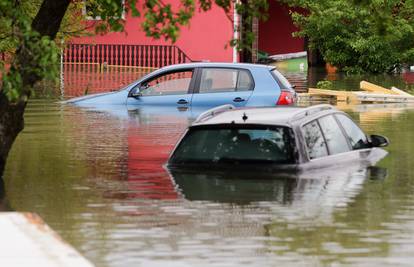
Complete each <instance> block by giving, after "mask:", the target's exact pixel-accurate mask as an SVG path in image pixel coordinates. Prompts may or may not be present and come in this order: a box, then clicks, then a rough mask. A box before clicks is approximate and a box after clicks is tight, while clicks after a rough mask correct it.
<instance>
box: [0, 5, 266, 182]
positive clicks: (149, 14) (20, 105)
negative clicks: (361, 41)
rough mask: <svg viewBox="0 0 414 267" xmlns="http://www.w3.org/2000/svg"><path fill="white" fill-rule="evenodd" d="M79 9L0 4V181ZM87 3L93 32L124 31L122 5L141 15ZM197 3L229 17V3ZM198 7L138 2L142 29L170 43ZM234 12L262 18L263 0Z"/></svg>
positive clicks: (243, 44)
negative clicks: (7, 59) (61, 36)
mask: <svg viewBox="0 0 414 267" xmlns="http://www.w3.org/2000/svg"><path fill="white" fill-rule="evenodd" d="M83 4H84V1H81V0H76V1H73V0H0V28H1V29H2V30H0V36H1V35H2V36H3V37H4V38H0V39H2V40H3V42H2V41H0V52H4V51H5V50H8V51H13V53H14V56H13V58H12V60H11V63H10V67H9V69H7V68H6V67H5V65H4V64H2V65H0V67H1V74H2V83H1V89H0V177H1V175H2V174H3V171H4V167H5V164H6V159H7V155H8V153H9V151H10V149H11V146H12V144H13V142H14V140H15V139H16V137H17V135H18V134H19V132H20V131H21V130H22V129H23V127H24V121H23V114H24V111H25V107H26V104H27V101H28V100H29V98H30V96H31V95H32V93H33V87H34V86H35V84H36V83H37V82H39V81H40V80H42V79H45V78H52V79H53V78H55V77H56V75H57V71H58V70H57V66H58V64H57V60H58V53H57V49H56V44H55V42H54V40H55V38H56V36H57V34H58V32H59V29H60V28H61V25H62V22H63V21H64V18H65V14H66V16H67V13H68V10H69V9H70V8H72V9H73V8H74V9H75V11H72V14H81V10H80V7H82V5H83ZM87 4H88V5H92V6H93V7H94V8H93V12H98V13H99V16H100V17H101V19H102V22H101V23H99V24H98V25H97V28H96V29H97V31H106V30H109V29H110V30H115V31H122V30H123V20H122V19H121V17H122V12H124V7H123V4H125V7H126V12H131V14H132V15H133V16H140V15H141V13H140V10H138V8H137V0H126V1H122V0H89V1H87ZM197 4H198V7H199V8H200V9H201V10H203V11H207V10H209V9H211V7H212V5H218V6H219V7H221V8H223V9H224V11H226V12H229V11H230V9H231V5H232V4H233V1H232V0H199V1H198V2H197ZM197 4H196V2H195V0H181V5H180V7H178V8H174V7H173V6H172V5H171V4H165V3H164V2H163V1H161V0H143V2H142V6H143V10H144V12H145V22H144V24H143V27H144V30H145V31H146V32H147V35H149V36H153V37H155V38H161V37H165V38H169V39H172V40H173V41H175V40H176V39H177V37H178V33H179V28H180V27H181V26H183V25H187V24H188V23H189V21H190V19H191V17H192V16H193V14H194V11H195V9H196V7H197ZM235 8H236V10H238V12H239V13H242V14H244V15H245V16H246V17H262V16H263V14H264V12H263V11H264V10H265V9H266V8H267V1H266V0H250V1H248V4H245V5H241V4H236V5H235ZM76 9H77V11H76ZM73 12H74V13H73ZM76 12H78V13H76ZM72 19H73V18H72ZM69 20H70V18H69ZM248 42H249V38H247V40H244V41H240V40H232V41H231V44H232V45H238V47H239V48H243V47H247V46H246V43H247V44H248Z"/></svg>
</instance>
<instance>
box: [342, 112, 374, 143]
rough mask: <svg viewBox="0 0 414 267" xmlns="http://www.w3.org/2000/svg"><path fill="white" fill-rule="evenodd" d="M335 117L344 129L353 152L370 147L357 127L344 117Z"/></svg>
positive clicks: (365, 137)
mask: <svg viewBox="0 0 414 267" xmlns="http://www.w3.org/2000/svg"><path fill="white" fill-rule="evenodd" d="M335 116H336V118H337V119H338V121H339V122H340V123H341V125H342V127H343V128H344V130H345V133H346V134H347V138H348V140H349V143H351V146H352V149H353V150H356V149H362V148H369V147H370V145H369V142H368V139H367V136H366V135H365V133H364V132H363V131H362V130H361V129H360V128H359V127H358V125H356V124H355V123H354V122H353V121H352V120H351V119H350V118H348V117H347V116H345V115H342V114H335Z"/></svg>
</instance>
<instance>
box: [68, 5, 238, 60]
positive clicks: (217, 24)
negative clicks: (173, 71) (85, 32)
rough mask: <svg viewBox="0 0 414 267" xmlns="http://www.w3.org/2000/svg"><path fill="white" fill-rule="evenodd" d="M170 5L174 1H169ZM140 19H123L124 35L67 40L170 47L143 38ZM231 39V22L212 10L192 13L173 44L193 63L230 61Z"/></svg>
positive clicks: (160, 41)
mask: <svg viewBox="0 0 414 267" xmlns="http://www.w3.org/2000/svg"><path fill="white" fill-rule="evenodd" d="M168 2H170V3H172V4H173V5H175V4H177V3H179V1H178V0H169V1H168ZM142 21H143V18H142V17H140V18H133V17H132V16H131V15H130V14H127V15H126V22H125V31H124V32H122V33H114V32H111V33H108V34H105V35H96V36H91V37H80V38H74V39H73V40H71V42H72V43H78V44H81V43H89V44H91V43H92V44H135V45H170V44H172V42H171V41H165V40H164V39H159V40H156V39H153V38H150V37H147V36H145V32H144V31H143V30H142V27H141V24H142ZM232 38H233V22H232V21H230V19H229V18H228V16H227V15H226V14H225V12H224V11H223V10H222V9H221V8H219V7H216V6H213V7H212V9H211V10H210V11H207V12H201V13H200V12H197V11H196V12H195V15H194V17H193V18H192V19H191V21H190V24H189V25H188V26H183V27H181V31H180V35H179V38H178V39H177V42H176V43H175V45H176V46H178V47H179V48H180V49H181V50H182V51H183V52H185V53H186V54H187V56H188V57H190V58H191V60H193V61H201V60H210V61H222V62H231V61H233V49H232V47H230V45H229V41H230V40H231V39H232Z"/></svg>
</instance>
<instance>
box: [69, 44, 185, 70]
mask: <svg viewBox="0 0 414 267" xmlns="http://www.w3.org/2000/svg"><path fill="white" fill-rule="evenodd" d="M63 53H64V54H63V62H64V63H86V64H88V63H89V64H99V65H102V66H104V67H105V66H134V67H142V68H161V67H164V66H167V65H172V64H179V63H187V62H191V59H190V58H189V57H188V56H187V55H186V54H185V53H184V52H183V51H182V50H181V49H180V48H179V47H177V46H174V45H124V44H68V45H67V46H66V47H65V49H64V52H63Z"/></svg>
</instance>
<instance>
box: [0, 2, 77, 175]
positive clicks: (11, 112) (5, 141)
mask: <svg viewBox="0 0 414 267" xmlns="http://www.w3.org/2000/svg"><path fill="white" fill-rule="evenodd" d="M70 2H71V0H44V1H43V2H42V5H41V6H40V9H39V11H38V13H37V15H36V17H35V18H34V19H33V22H32V29H33V30H35V31H37V32H38V33H40V35H41V36H49V37H50V39H52V40H53V39H54V38H55V37H56V34H57V32H58V31H59V28H60V24H61V22H62V19H63V16H64V15H65V13H66V10H67V8H68V6H69V4H70ZM32 41H38V39H36V40H32ZM22 46H24V44H20V47H19V48H17V50H16V55H15V58H14V59H13V61H12V66H11V68H10V72H9V73H8V74H4V75H13V72H20V74H21V77H22V87H23V88H21V90H20V92H21V98H20V100H18V101H16V102H10V101H9V99H8V98H7V96H6V95H5V94H4V92H2V91H0V178H1V177H2V175H3V171H4V167H5V165H6V159H7V156H8V154H9V151H10V149H11V147H12V144H13V142H14V140H15V139H16V137H17V135H18V134H19V133H20V131H22V130H23V127H24V120H23V114H24V110H25V108H26V103H27V99H28V98H29V97H30V92H31V88H33V86H34V84H35V83H36V82H38V81H39V80H40V79H41V77H40V76H38V75H37V74H36V72H34V71H33V70H29V71H21V69H20V68H19V66H37V64H36V61H35V60H36V59H35V55H33V54H32V53H30V51H27V50H25V49H21V47H22Z"/></svg>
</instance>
